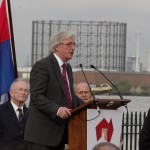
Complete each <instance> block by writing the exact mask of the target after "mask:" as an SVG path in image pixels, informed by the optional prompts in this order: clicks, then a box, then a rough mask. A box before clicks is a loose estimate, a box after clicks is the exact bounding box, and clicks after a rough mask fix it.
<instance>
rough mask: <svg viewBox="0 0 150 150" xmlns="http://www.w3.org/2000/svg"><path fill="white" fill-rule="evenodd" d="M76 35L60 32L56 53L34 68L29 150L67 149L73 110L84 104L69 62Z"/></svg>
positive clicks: (52, 46) (54, 47) (53, 47)
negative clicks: (79, 97)
mask: <svg viewBox="0 0 150 150" xmlns="http://www.w3.org/2000/svg"><path fill="white" fill-rule="evenodd" d="M75 46H76V44H75V35H74V34H72V33H70V32H60V33H58V34H56V35H54V36H53V37H52V38H51V40H50V49H51V50H52V53H51V54H50V55H49V56H47V57H46V58H44V59H42V60H40V61H38V62H36V63H35V64H34V66H33V68H32V70H31V75H30V85H31V100H30V105H29V113H28V117H27V120H26V126H25V134H24V138H25V140H26V141H27V142H28V150H64V146H65V144H66V143H67V142H68V141H67V136H68V133H67V131H68V126H67V124H68V122H67V119H68V118H69V117H70V116H71V112H70V110H71V109H74V108H76V107H77V106H78V105H80V104H82V103H84V102H83V101H82V100H79V99H77V97H76V96H75V93H74V90H73V75H72V68H71V66H70V65H69V64H68V63H67V61H68V60H70V59H72V57H73V54H74V51H75Z"/></svg>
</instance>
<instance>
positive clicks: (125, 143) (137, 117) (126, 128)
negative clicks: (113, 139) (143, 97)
mask: <svg viewBox="0 0 150 150" xmlns="http://www.w3.org/2000/svg"><path fill="white" fill-rule="evenodd" d="M146 114H147V112H127V113H123V121H122V141H121V143H122V145H121V149H122V150H139V145H138V144H139V133H140V130H141V128H142V126H143V123H144V119H145V117H146Z"/></svg>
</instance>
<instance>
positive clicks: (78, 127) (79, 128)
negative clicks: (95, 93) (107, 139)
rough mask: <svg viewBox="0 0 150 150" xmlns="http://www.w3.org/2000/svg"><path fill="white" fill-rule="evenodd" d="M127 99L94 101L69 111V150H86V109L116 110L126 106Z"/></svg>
mask: <svg viewBox="0 0 150 150" xmlns="http://www.w3.org/2000/svg"><path fill="white" fill-rule="evenodd" d="M130 101H131V100H129V99H95V100H92V101H89V102H88V103H85V104H83V105H80V106H79V107H77V108H76V109H73V110H72V111H71V114H72V115H71V117H70V119H69V122H68V146H69V150H77V149H81V150H87V109H97V105H98V107H99V108H100V109H109V110H117V109H118V108H119V107H121V106H126V105H127V103H129V102H130Z"/></svg>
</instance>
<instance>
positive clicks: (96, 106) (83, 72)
mask: <svg viewBox="0 0 150 150" xmlns="http://www.w3.org/2000/svg"><path fill="white" fill-rule="evenodd" d="M79 66H80V68H81V71H82V73H83V76H84V78H85V80H86V83H87V85H88V87H89V90H90V92H91V95H92V97H93V99H94V100H95V95H94V94H93V92H92V90H91V87H90V84H89V82H88V80H87V77H86V75H85V73H84V71H83V67H82V64H80V65H79ZM95 105H96V108H97V110H98V113H99V114H100V108H99V106H98V103H97V102H95Z"/></svg>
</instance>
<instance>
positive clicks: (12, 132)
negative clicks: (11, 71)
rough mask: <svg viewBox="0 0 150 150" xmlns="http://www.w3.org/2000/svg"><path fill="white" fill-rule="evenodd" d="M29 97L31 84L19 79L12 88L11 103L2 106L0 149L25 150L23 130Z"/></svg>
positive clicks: (0, 109)
mask: <svg viewBox="0 0 150 150" xmlns="http://www.w3.org/2000/svg"><path fill="white" fill-rule="evenodd" d="M28 95H29V83H28V82H26V80H24V79H21V78H18V79H16V80H14V82H13V83H12V85H11V87H10V97H11V99H10V101H8V102H6V103H5V104H2V105H1V106H0V149H1V150H25V145H24V142H23V130H24V122H25V116H26V114H27V107H26V106H25V105H24V103H25V101H26V100H27V98H28Z"/></svg>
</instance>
